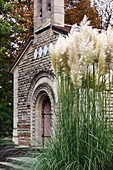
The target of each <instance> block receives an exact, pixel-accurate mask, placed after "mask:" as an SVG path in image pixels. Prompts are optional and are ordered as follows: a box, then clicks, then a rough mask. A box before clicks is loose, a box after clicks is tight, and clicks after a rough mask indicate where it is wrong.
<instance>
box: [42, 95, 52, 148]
mask: <svg viewBox="0 0 113 170" xmlns="http://www.w3.org/2000/svg"><path fill="white" fill-rule="evenodd" d="M50 137H51V102H50V99H49V97H48V96H47V95H45V96H44V98H43V102H42V138H43V145H46V144H47V142H48V141H49V139H50Z"/></svg>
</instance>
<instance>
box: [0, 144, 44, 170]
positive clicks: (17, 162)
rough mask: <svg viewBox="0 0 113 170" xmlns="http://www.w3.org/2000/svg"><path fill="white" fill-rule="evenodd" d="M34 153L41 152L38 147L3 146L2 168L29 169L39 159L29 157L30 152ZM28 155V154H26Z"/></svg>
mask: <svg viewBox="0 0 113 170" xmlns="http://www.w3.org/2000/svg"><path fill="white" fill-rule="evenodd" d="M29 150H30V151H32V152H30V153H31V154H34V153H36V152H40V151H41V150H40V149H36V148H20V147H19V148H15V147H13V148H3V149H0V170H29V168H30V167H31V165H33V164H34V163H36V161H37V159H36V158H33V156H34V155H30V156H32V157H28V154H27V153H28V152H29ZM26 155H27V156H26Z"/></svg>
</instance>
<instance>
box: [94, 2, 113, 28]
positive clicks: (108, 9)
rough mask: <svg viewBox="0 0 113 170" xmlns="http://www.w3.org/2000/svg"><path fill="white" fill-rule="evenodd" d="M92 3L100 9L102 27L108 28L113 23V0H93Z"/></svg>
mask: <svg viewBox="0 0 113 170" xmlns="http://www.w3.org/2000/svg"><path fill="white" fill-rule="evenodd" d="M92 4H93V6H95V7H96V9H97V11H98V14H99V17H100V20H101V28H103V29H107V28H108V26H109V25H113V0H107V1H106V0H93V2H92Z"/></svg>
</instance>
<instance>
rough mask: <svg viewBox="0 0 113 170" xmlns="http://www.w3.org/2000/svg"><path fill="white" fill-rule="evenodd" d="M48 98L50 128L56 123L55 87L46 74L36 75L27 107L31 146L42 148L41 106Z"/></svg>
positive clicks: (50, 77)
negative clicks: (28, 110)
mask: <svg viewBox="0 0 113 170" xmlns="http://www.w3.org/2000/svg"><path fill="white" fill-rule="evenodd" d="M46 97H48V98H49V100H50V107H51V128H52V129H53V126H54V124H55V121H56V114H55V113H56V106H55V105H56V98H57V97H56V85H55V79H54V77H53V76H51V75H50V74H47V73H42V76H41V74H38V76H37V77H35V78H34V79H33V81H32V84H31V87H30V90H29V95H28V102H27V104H28V106H29V108H30V127H31V130H30V131H31V146H37V147H42V145H43V137H42V128H43V125H42V105H43V100H44V98H46Z"/></svg>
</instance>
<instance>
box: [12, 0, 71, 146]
mask: <svg viewBox="0 0 113 170" xmlns="http://www.w3.org/2000/svg"><path fill="white" fill-rule="evenodd" d="M70 29H71V28H70V27H69V26H66V25H64V1H63V0H34V35H33V36H31V37H30V38H29V40H28V42H27V43H26V45H25V47H24V48H23V50H22V51H21V53H20V54H19V56H18V57H17V58H16V60H15V62H14V63H13V65H12V69H11V71H12V73H13V75H14V86H13V90H14V102H13V103H14V104H13V105H14V109H13V141H14V143H15V144H16V145H19V146H36V147H42V146H43V145H45V144H46V143H47V141H48V139H49V138H50V137H51V134H52V133H53V127H54V125H55V122H56V105H57V93H56V83H55V75H54V73H53V69H52V64H51V59H50V54H49V45H50V43H53V44H54V43H55V42H56V40H57V39H58V36H59V34H63V35H64V36H65V35H66V34H67V33H68V32H69V31H70Z"/></svg>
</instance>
